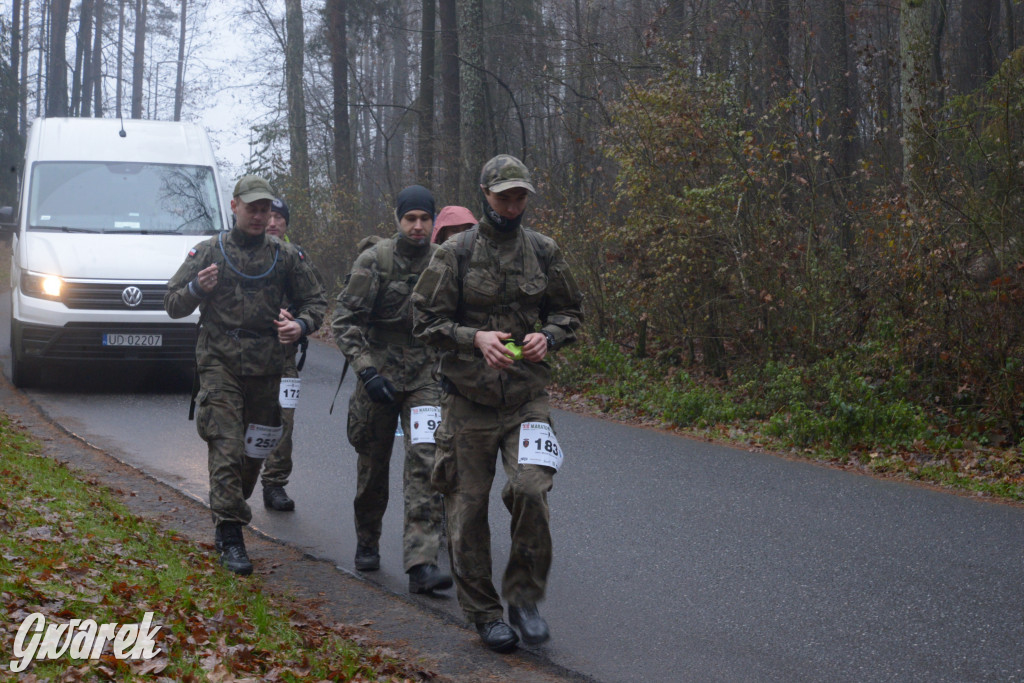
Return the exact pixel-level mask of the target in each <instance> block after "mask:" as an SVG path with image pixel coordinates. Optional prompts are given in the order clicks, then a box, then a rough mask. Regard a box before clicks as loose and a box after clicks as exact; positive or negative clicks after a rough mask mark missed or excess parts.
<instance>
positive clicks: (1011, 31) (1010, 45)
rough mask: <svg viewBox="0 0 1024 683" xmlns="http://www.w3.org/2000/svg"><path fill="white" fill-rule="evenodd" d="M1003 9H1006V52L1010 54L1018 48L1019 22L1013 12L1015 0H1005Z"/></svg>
mask: <svg viewBox="0 0 1024 683" xmlns="http://www.w3.org/2000/svg"><path fill="white" fill-rule="evenodd" d="M1003 9H1004V10H1006V52H1007V54H1009V53H1011V52H1013V51H1014V50H1016V49H1017V24H1016V19H1015V18H1014V13H1013V0H1003Z"/></svg>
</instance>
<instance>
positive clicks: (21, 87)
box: [18, 0, 31, 138]
mask: <svg viewBox="0 0 1024 683" xmlns="http://www.w3.org/2000/svg"><path fill="white" fill-rule="evenodd" d="M30 4H31V3H30V0H25V2H24V3H23V4H22V7H21V9H22V12H21V36H22V44H23V45H24V46H25V49H24V50H22V51H21V78H20V79H18V99H19V104H20V106H19V111H20V114H19V116H18V120H19V122H20V123H19V124H18V133H19V134H20V135H21V137H22V138H24V137H25V133H27V132H28V29H29V5H30Z"/></svg>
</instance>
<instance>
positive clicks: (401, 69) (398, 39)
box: [382, 11, 411, 191]
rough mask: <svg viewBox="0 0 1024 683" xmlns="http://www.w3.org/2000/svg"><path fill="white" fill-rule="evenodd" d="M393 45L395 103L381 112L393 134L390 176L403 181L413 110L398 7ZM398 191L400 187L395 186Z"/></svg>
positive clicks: (404, 34) (402, 14) (403, 25)
mask: <svg viewBox="0 0 1024 683" xmlns="http://www.w3.org/2000/svg"><path fill="white" fill-rule="evenodd" d="M391 46H392V50H393V52H394V55H393V59H392V64H393V69H392V72H391V97H390V98H389V100H390V101H391V102H392V103H394V104H395V105H397V106H395V107H394V108H392V109H391V112H390V114H388V113H387V112H386V111H385V112H382V113H383V114H384V116H385V120H387V121H389V123H390V125H389V126H388V132H389V133H391V138H390V140H389V144H388V150H387V151H388V167H389V169H390V170H391V173H390V178H389V180H390V179H391V178H393V179H395V180H397V181H398V182H399V183H403V182H404V181H403V180H402V179H403V178H405V164H406V159H407V157H408V154H407V153H406V150H405V142H406V131H407V129H408V127H409V125H410V123H409V122H410V120H411V117H410V114H411V112H410V111H409V110H408V109H406V108H405V106H406V105H407V104H409V100H410V99H411V97H410V93H409V41H408V31H407V26H406V16H405V12H401V11H399V12H398V14H397V16H396V17H395V30H394V31H392V32H391ZM396 191H397V190H396Z"/></svg>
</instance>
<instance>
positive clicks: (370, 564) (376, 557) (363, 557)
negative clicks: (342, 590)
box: [356, 543, 380, 572]
mask: <svg viewBox="0 0 1024 683" xmlns="http://www.w3.org/2000/svg"><path fill="white" fill-rule="evenodd" d="M356 569H358V570H359V571H361V572H375V571H377V570H378V569H380V552H379V551H378V550H377V548H376V547H374V546H370V545H363V544H362V543H360V544H359V545H357V546H356Z"/></svg>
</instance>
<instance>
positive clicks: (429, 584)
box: [409, 564, 452, 593]
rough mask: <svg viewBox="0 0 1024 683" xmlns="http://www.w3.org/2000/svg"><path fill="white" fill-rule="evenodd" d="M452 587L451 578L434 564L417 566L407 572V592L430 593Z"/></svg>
mask: <svg viewBox="0 0 1024 683" xmlns="http://www.w3.org/2000/svg"><path fill="white" fill-rule="evenodd" d="M451 587H452V577H451V576H450V575H449V574H445V573H444V572H443V571H441V570H440V569H438V568H437V565H436V564H418V565H416V566H415V567H413V568H412V569H410V570H409V592H410V593H430V592H432V591H435V590H439V591H443V590H444V589H446V588H451Z"/></svg>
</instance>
